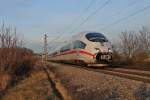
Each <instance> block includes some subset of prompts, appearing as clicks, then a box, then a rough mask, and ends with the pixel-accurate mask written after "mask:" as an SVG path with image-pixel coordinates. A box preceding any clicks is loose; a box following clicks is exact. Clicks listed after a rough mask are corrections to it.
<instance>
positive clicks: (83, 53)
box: [54, 50, 95, 57]
mask: <svg viewBox="0 0 150 100" xmlns="http://www.w3.org/2000/svg"><path fill="white" fill-rule="evenodd" d="M77 52H79V53H80V54H82V55H88V56H92V57H94V56H95V55H94V54H92V53H90V52H87V51H83V50H80V51H76V50H70V51H66V52H64V53H62V54H59V55H55V56H61V55H67V54H74V53H77ZM55 56H54V57H55Z"/></svg>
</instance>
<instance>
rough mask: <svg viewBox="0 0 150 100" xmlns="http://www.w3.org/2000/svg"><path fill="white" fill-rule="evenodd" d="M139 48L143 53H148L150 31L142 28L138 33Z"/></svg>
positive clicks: (149, 48)
mask: <svg viewBox="0 0 150 100" xmlns="http://www.w3.org/2000/svg"><path fill="white" fill-rule="evenodd" d="M139 33H140V34H139V48H140V50H141V51H143V52H149V51H150V31H148V29H147V28H146V27H143V28H142V30H140V31H139Z"/></svg>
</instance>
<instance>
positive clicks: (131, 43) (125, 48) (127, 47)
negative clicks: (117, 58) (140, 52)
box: [120, 31, 139, 61]
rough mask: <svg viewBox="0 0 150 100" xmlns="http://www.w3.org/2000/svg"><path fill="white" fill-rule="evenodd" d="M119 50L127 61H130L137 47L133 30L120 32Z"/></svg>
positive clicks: (136, 39)
mask: <svg viewBox="0 0 150 100" xmlns="http://www.w3.org/2000/svg"><path fill="white" fill-rule="evenodd" d="M120 39H121V50H122V53H123V55H124V57H125V59H126V60H127V61H131V60H132V59H133V57H134V53H135V52H136V51H137V49H138V42H139V41H138V37H137V35H136V34H135V32H133V31H130V32H127V31H125V32H122V34H121V36H120Z"/></svg>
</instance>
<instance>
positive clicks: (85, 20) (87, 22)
mask: <svg viewBox="0 0 150 100" xmlns="http://www.w3.org/2000/svg"><path fill="white" fill-rule="evenodd" d="M3 21H4V22H5V24H7V25H9V24H11V25H13V26H16V27H17V32H18V34H19V36H22V37H23V38H24V41H25V46H27V47H28V48H31V49H33V50H34V51H35V52H42V49H43V38H44V33H47V35H48V46H49V48H50V47H52V46H53V45H52V44H55V43H54V42H56V41H57V42H59V41H62V39H66V38H69V37H71V36H72V35H74V34H77V33H79V32H82V31H96V32H101V33H104V34H105V35H106V36H107V37H108V38H109V39H110V41H115V40H117V39H118V37H119V34H120V33H121V32H123V31H125V30H135V31H137V30H140V29H141V28H142V26H145V27H147V28H150V0H0V24H2V23H3ZM58 37H59V38H61V39H57V40H56V38H58ZM53 40H55V41H53Z"/></svg>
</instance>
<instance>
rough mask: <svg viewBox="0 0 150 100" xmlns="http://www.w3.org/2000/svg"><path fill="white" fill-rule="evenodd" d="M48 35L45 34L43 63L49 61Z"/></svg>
mask: <svg viewBox="0 0 150 100" xmlns="http://www.w3.org/2000/svg"><path fill="white" fill-rule="evenodd" d="M47 37H48V36H47V34H44V53H43V54H44V57H43V61H47V60H48V50H47V45H48V44H47Z"/></svg>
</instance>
